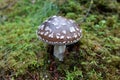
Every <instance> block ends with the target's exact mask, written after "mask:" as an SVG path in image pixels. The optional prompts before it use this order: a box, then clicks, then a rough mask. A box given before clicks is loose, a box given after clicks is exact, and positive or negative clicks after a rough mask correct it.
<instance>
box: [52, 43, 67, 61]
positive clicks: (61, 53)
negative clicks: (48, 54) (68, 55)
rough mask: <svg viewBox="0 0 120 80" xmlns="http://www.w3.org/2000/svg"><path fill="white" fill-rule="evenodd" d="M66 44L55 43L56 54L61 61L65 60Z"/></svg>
mask: <svg viewBox="0 0 120 80" xmlns="http://www.w3.org/2000/svg"><path fill="white" fill-rule="evenodd" d="M65 48H66V46H65V45H55V46H54V56H55V57H57V58H58V59H59V61H63V57H64V52H65Z"/></svg>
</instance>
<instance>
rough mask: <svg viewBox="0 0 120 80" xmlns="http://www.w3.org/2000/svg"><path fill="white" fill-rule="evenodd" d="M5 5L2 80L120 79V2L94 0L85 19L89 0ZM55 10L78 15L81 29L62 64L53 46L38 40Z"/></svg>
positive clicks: (0, 23)
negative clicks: (45, 21)
mask: <svg viewBox="0 0 120 80" xmlns="http://www.w3.org/2000/svg"><path fill="white" fill-rule="evenodd" d="M4 1H5V2H4ZM1 3H4V4H2V5H0V30H1V31H0V80H41V79H45V80H58V79H60V80H120V76H119V75H120V1H119V0H100V1H98V0H93V4H92V9H91V10H90V13H89V15H88V16H87V18H86V20H85V21H84V22H82V23H81V21H82V20H83V18H84V16H85V15H86V12H87V10H88V8H89V5H90V1H89V0H65V1H64V0H62V1H57V2H54V0H51V1H48V0H45V1H42V0H25V1H22V0H21V1H16V2H15V3H14V0H1ZM9 3H14V4H12V5H11V4H9ZM6 5H11V6H8V7H6V8H5V6H6ZM55 14H57V15H62V16H65V17H67V18H71V19H74V20H75V21H76V22H77V23H78V24H79V25H80V27H81V28H82V31H83V37H82V38H81V40H80V41H79V42H77V43H75V44H73V45H69V46H67V49H66V52H65V58H64V62H59V61H58V60H57V59H56V58H54V56H53V55H52V54H53V46H52V45H47V44H45V43H43V42H41V41H39V40H38V39H37V37H36V33H35V32H36V30H37V28H38V25H40V24H41V23H42V22H43V21H44V20H45V19H47V18H48V17H49V16H52V15H55Z"/></svg>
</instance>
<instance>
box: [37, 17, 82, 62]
mask: <svg viewBox="0 0 120 80" xmlns="http://www.w3.org/2000/svg"><path fill="white" fill-rule="evenodd" d="M81 32H82V31H81V29H80V28H79V26H78V25H77V24H76V23H75V21H73V20H71V19H66V18H64V17H61V16H52V17H50V18H49V19H47V20H46V21H45V22H43V23H42V25H40V26H39V29H38V30H37V36H38V38H39V39H40V40H42V41H43V42H46V43H48V44H51V45H54V53H53V54H54V56H55V57H57V58H58V59H59V61H63V57H64V52H65V48H66V45H70V44H73V43H76V42H77V41H79V40H80V38H81Z"/></svg>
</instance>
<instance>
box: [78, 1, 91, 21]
mask: <svg viewBox="0 0 120 80" xmlns="http://www.w3.org/2000/svg"><path fill="white" fill-rule="evenodd" d="M92 5H93V0H91V1H90V6H89V8H88V10H87V12H86V15H85V16H84V18H83V19H82V20H81V21H80V23H82V22H85V21H86V18H87V17H88V15H89V13H90V10H91V8H92Z"/></svg>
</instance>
